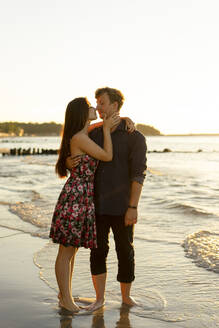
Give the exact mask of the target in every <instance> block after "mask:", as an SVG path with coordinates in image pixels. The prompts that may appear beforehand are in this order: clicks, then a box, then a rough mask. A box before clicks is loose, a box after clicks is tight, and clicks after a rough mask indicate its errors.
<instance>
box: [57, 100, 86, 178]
mask: <svg viewBox="0 0 219 328" xmlns="http://www.w3.org/2000/svg"><path fill="white" fill-rule="evenodd" d="M89 107H90V104H89V102H88V100H87V98H82V97H81V98H75V99H74V100H72V101H71V102H70V103H69V104H68V106H67V108H66V111H65V122H64V127H63V133H62V141H61V146H60V149H59V157H58V160H57V163H56V166H55V171H56V173H57V174H58V175H59V177H60V178H64V177H66V176H67V169H66V164H65V161H66V158H67V157H68V156H69V155H70V140H71V138H72V137H73V135H75V134H76V133H77V132H79V131H81V130H82V129H83V128H84V126H85V124H86V122H87V120H88V115H89Z"/></svg>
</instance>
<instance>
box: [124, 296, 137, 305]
mask: <svg viewBox="0 0 219 328" xmlns="http://www.w3.org/2000/svg"><path fill="white" fill-rule="evenodd" d="M122 303H123V304H126V305H128V306H138V303H137V302H136V301H135V300H134V298H133V297H131V296H128V297H126V298H125V299H123V300H122Z"/></svg>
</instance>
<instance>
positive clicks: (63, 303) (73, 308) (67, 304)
mask: <svg viewBox="0 0 219 328" xmlns="http://www.w3.org/2000/svg"><path fill="white" fill-rule="evenodd" d="M58 298H59V306H60V307H61V308H63V309H65V310H68V311H70V312H74V313H75V312H79V311H80V308H79V307H78V306H77V304H76V303H75V302H74V300H73V299H72V300H71V301H69V300H63V299H62V298H61V297H58Z"/></svg>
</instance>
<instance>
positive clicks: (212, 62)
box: [0, 0, 219, 134]
mask: <svg viewBox="0 0 219 328" xmlns="http://www.w3.org/2000/svg"><path fill="white" fill-rule="evenodd" d="M218 17H219V1H218V0H110V1H105V0H92V1H91V0H77V1H76V0H19V1H17V0H0V22H1V29H0V58H1V60H0V93H1V95H0V122H5V121H19V122H51V121H55V122H57V123H63V121H64V113H65V109H66V106H67V104H68V102H69V101H71V100H72V99H74V98H76V97H81V96H86V97H87V98H88V99H89V100H90V102H91V103H92V105H95V104H96V102H95V97H94V92H95V90H96V89H97V88H99V87H104V86H109V87H113V88H117V89H119V90H121V91H122V93H123V94H124V96H125V103H124V105H123V107H122V109H121V116H128V117H130V118H131V119H132V120H133V121H134V122H135V123H143V124H147V125H151V126H154V127H155V128H156V129H158V130H160V131H161V133H164V134H174V133H219V124H218V122H219V118H218V117H219V115H218V113H219V92H218V91H219V19H218Z"/></svg>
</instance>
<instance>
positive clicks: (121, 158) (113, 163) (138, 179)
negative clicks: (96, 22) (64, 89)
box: [50, 87, 147, 312]
mask: <svg viewBox="0 0 219 328" xmlns="http://www.w3.org/2000/svg"><path fill="white" fill-rule="evenodd" d="M95 98H96V102H97V106H96V109H95V108H93V107H91V106H90V103H89V102H88V101H87V99H86V98H76V99H74V100H73V101H71V102H70V103H69V104H68V106H67V109H66V113H65V123H64V130H63V136H62V142H61V147H60V151H59V157H58V161H57V163H56V172H57V173H58V175H59V176H60V177H65V176H67V169H69V170H70V176H69V178H68V179H67V181H66V183H65V185H64V187H63V189H62V191H61V193H60V195H59V198H58V201H57V204H56V207H55V210H54V214H53V219H52V224H51V230H50V238H52V240H53V242H55V243H58V244H59V251H58V255H57V259H56V263H55V272H56V279H57V283H58V286H59V296H58V297H59V304H60V306H61V307H63V308H65V309H67V310H69V311H71V312H78V311H79V307H78V305H77V304H76V303H75V301H74V299H73V297H72V286H71V282H72V275H73V267H74V259H75V255H76V252H77V250H78V248H79V247H85V248H90V249H91V252H90V269H91V274H92V280H93V285H94V289H95V292H96V300H95V302H94V303H93V304H91V305H90V306H88V308H87V309H88V310H89V311H94V310H96V309H98V308H100V307H101V306H103V305H104V302H105V284H106V274H107V268H106V259H107V254H108V250H109V232H110V229H112V231H113V235H114V240H115V245H116V252H117V258H118V275H117V280H118V281H119V282H120V287H121V295H122V302H123V303H125V304H128V305H131V306H133V305H136V303H135V300H134V299H133V298H132V297H131V296H130V289H131V284H132V281H133V280H134V278H135V275H134V265H135V263H134V248H133V233H134V224H136V222H137V216H138V213H137V207H138V202H139V198H140V194H141V190H142V185H143V182H144V178H145V170H146V148H147V147H146V142H145V138H144V136H143V135H142V134H141V133H139V132H138V131H135V130H134V129H133V124H132V121H130V119H128V118H126V119H122V118H120V116H119V113H120V108H121V107H122V105H123V102H124V97H123V94H122V93H121V92H120V91H119V90H117V89H113V88H108V87H106V88H100V89H97V90H96V92H95ZM96 111H98V113H99V116H100V118H101V119H102V120H103V123H102V124H97V126H95V125H91V126H90V121H91V120H95V119H96V118H97V116H96ZM129 126H130V128H129Z"/></svg>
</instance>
